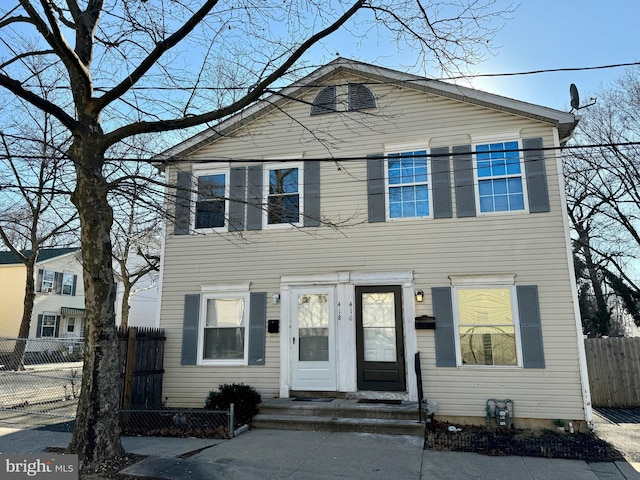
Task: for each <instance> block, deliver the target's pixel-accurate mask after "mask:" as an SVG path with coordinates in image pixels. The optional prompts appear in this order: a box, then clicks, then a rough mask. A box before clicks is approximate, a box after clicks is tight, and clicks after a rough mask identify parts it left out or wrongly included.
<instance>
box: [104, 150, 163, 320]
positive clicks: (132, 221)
mask: <svg viewBox="0 0 640 480" xmlns="http://www.w3.org/2000/svg"><path fill="white" fill-rule="evenodd" d="M114 167H115V168H114V169H113V170H114V171H113V172H112V175H115V176H117V180H116V182H115V184H114V186H113V189H112V191H111V195H110V197H111V205H112V206H113V209H114V222H113V229H112V237H113V260H114V262H115V265H114V266H115V271H116V274H117V276H118V278H119V281H120V282H121V283H122V306H121V312H120V325H121V326H123V327H126V326H127V325H128V324H129V312H130V310H131V303H130V300H131V298H132V297H133V296H134V295H135V294H136V293H139V292H140V291H143V290H148V289H149V288H153V287H154V286H155V282H156V281H157V276H156V277H155V278H153V277H151V275H152V274H153V273H154V272H158V270H159V269H160V248H161V237H162V220H163V211H162V208H163V203H162V201H161V199H162V192H161V191H160V186H161V184H162V181H161V180H160V179H158V178H156V177H157V170H156V169H155V167H153V166H151V165H149V164H146V163H142V162H120V163H118V164H117V165H114ZM143 280H144V282H143ZM141 283H144V284H142V285H141Z"/></svg>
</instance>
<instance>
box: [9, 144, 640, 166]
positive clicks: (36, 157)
mask: <svg viewBox="0 0 640 480" xmlns="http://www.w3.org/2000/svg"><path fill="white" fill-rule="evenodd" d="M490 143H491V142H490ZM495 143H501V142H495ZM621 147H640V141H636V142H619V143H594V144H587V145H564V146H561V147H556V146H552V147H541V148H517V149H516V148H513V149H503V150H491V151H489V152H486V151H481V152H478V151H475V150H470V151H468V152H452V151H450V152H448V153H442V154H433V153H425V154H420V155H415V156H416V157H427V158H443V157H457V156H462V155H477V154H485V153H507V152H534V151H536V152H540V151H556V150H560V151H562V150H583V149H595V148H621ZM414 150H416V149H414ZM424 150H426V151H427V152H428V150H429V149H428V148H425V149H424ZM390 153H399V152H396V151H394V152H390ZM370 155H371V154H365V155H356V156H350V157H331V156H327V157H301V158H299V159H297V160H296V159H292V158H291V157H287V158H269V159H264V158H253V157H244V158H242V157H235V158H231V157H224V158H223V157H220V158H206V159H193V158H171V159H166V160H154V159H140V158H126V157H107V158H105V161H106V162H144V163H150V164H172V163H193V164H206V163H287V162H292V161H320V162H350V161H362V160H368V159H371V157H370ZM384 156H385V154H383V153H381V154H380V157H381V158H382V157H384ZM49 159H50V157H47V156H44V155H6V154H0V160H49Z"/></svg>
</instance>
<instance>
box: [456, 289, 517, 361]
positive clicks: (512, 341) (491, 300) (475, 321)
mask: <svg viewBox="0 0 640 480" xmlns="http://www.w3.org/2000/svg"><path fill="white" fill-rule="evenodd" d="M513 293H514V292H513V288H511V287H488V288H456V289H455V296H454V299H455V300H454V303H455V304H456V307H457V319H458V322H457V326H458V335H459V342H460V359H461V363H462V364H463V365H517V364H518V358H517V350H516V326H515V325H516V320H515V318H516V314H515V313H514V303H516V302H514V300H513Z"/></svg>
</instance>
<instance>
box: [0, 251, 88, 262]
mask: <svg viewBox="0 0 640 480" xmlns="http://www.w3.org/2000/svg"><path fill="white" fill-rule="evenodd" d="M78 250H80V248H79V247H69V248H42V249H40V251H39V252H38V259H37V260H36V263H40V262H44V261H45V260H51V259H52V258H56V257H61V256H62V255H66V254H68V253H72V252H76V251H78ZM30 253H31V250H23V251H22V254H23V255H25V256H28V255H29V254H30ZM21 263H22V261H21V260H20V259H19V258H18V257H17V256H16V255H15V254H14V253H13V252H0V265H18V264H21Z"/></svg>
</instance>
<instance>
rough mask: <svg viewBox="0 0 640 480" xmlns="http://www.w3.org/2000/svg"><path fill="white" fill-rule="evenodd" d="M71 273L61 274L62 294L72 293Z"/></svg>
mask: <svg viewBox="0 0 640 480" xmlns="http://www.w3.org/2000/svg"><path fill="white" fill-rule="evenodd" d="M73 277H74V275H73V273H64V274H62V295H73Z"/></svg>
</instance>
